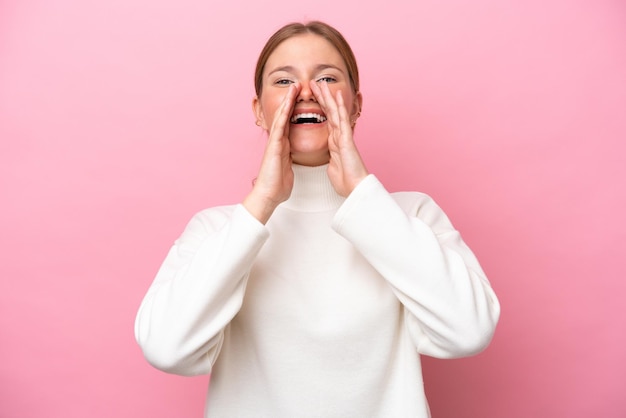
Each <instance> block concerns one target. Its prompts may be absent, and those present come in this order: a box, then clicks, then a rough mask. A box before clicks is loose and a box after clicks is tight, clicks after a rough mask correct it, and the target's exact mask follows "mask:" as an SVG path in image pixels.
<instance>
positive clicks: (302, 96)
mask: <svg viewBox="0 0 626 418" xmlns="http://www.w3.org/2000/svg"><path fill="white" fill-rule="evenodd" d="M299 84H300V87H301V88H300V92H299V93H298V99H297V101H298V102H307V101H313V102H315V101H316V99H315V95H314V94H313V90H311V86H310V85H309V83H308V82H306V81H305V82H301V83H299Z"/></svg>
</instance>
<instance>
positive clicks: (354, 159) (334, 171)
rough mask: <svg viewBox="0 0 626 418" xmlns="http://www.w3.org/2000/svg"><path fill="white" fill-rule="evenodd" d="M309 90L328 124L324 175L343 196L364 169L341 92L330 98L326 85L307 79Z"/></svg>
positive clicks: (361, 176) (353, 185)
mask: <svg viewBox="0 0 626 418" xmlns="http://www.w3.org/2000/svg"><path fill="white" fill-rule="evenodd" d="M311 90H312V91H313V94H314V95H315V98H316V99H317V102H318V103H319V104H320V106H321V107H322V110H323V111H324V113H325V114H326V121H327V124H328V151H329V153H330V163H329V166H328V177H329V178H330V182H331V184H332V185H333V187H334V188H335V191H336V192H337V193H339V194H340V195H341V196H344V197H347V196H348V195H349V194H350V193H352V190H354V188H355V187H356V186H357V185H358V184H359V183H360V182H361V180H363V179H364V178H365V177H366V176H367V175H368V171H367V168H366V167H365V164H364V163H363V160H362V159H361V155H360V154H359V151H358V150H357V148H356V144H355V143H354V138H353V136H352V134H353V128H354V125H353V123H352V121H351V120H350V115H349V114H348V110H347V109H346V106H345V103H344V101H343V96H342V93H341V91H337V93H336V96H335V97H333V94H332V93H331V91H330V89H329V88H328V84H327V83H326V82H324V81H322V82H321V83H319V85H318V83H317V82H315V81H311Z"/></svg>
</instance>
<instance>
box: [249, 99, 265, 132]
mask: <svg viewBox="0 0 626 418" xmlns="http://www.w3.org/2000/svg"><path fill="white" fill-rule="evenodd" d="M252 112H253V113H254V117H255V118H256V124H257V126H260V127H261V128H263V130H265V131H267V124H266V123H265V117H264V116H263V109H262V108H261V101H260V100H259V97H258V96H254V98H253V99H252Z"/></svg>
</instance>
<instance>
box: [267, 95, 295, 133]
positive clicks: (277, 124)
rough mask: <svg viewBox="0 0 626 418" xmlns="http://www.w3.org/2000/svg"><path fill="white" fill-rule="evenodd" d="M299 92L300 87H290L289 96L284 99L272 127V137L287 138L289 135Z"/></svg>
mask: <svg viewBox="0 0 626 418" xmlns="http://www.w3.org/2000/svg"><path fill="white" fill-rule="evenodd" d="M297 92H298V86H296V85H294V84H292V85H290V86H289V88H288V90H287V94H285V97H283V100H282V102H281V103H280V106H279V107H278V109H277V110H276V114H275V115H274V121H273V122H272V127H271V129H270V136H277V137H278V138H282V137H283V136H287V134H288V133H289V118H290V117H291V113H292V110H293V106H294V102H295V97H296V95H297Z"/></svg>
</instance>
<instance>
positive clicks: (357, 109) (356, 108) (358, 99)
mask: <svg viewBox="0 0 626 418" xmlns="http://www.w3.org/2000/svg"><path fill="white" fill-rule="evenodd" d="M362 109H363V95H362V94H361V92H360V91H357V92H356V94H355V95H354V101H353V102H352V112H350V120H352V121H354V123H356V121H357V119H358V118H359V116H361V110H362Z"/></svg>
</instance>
